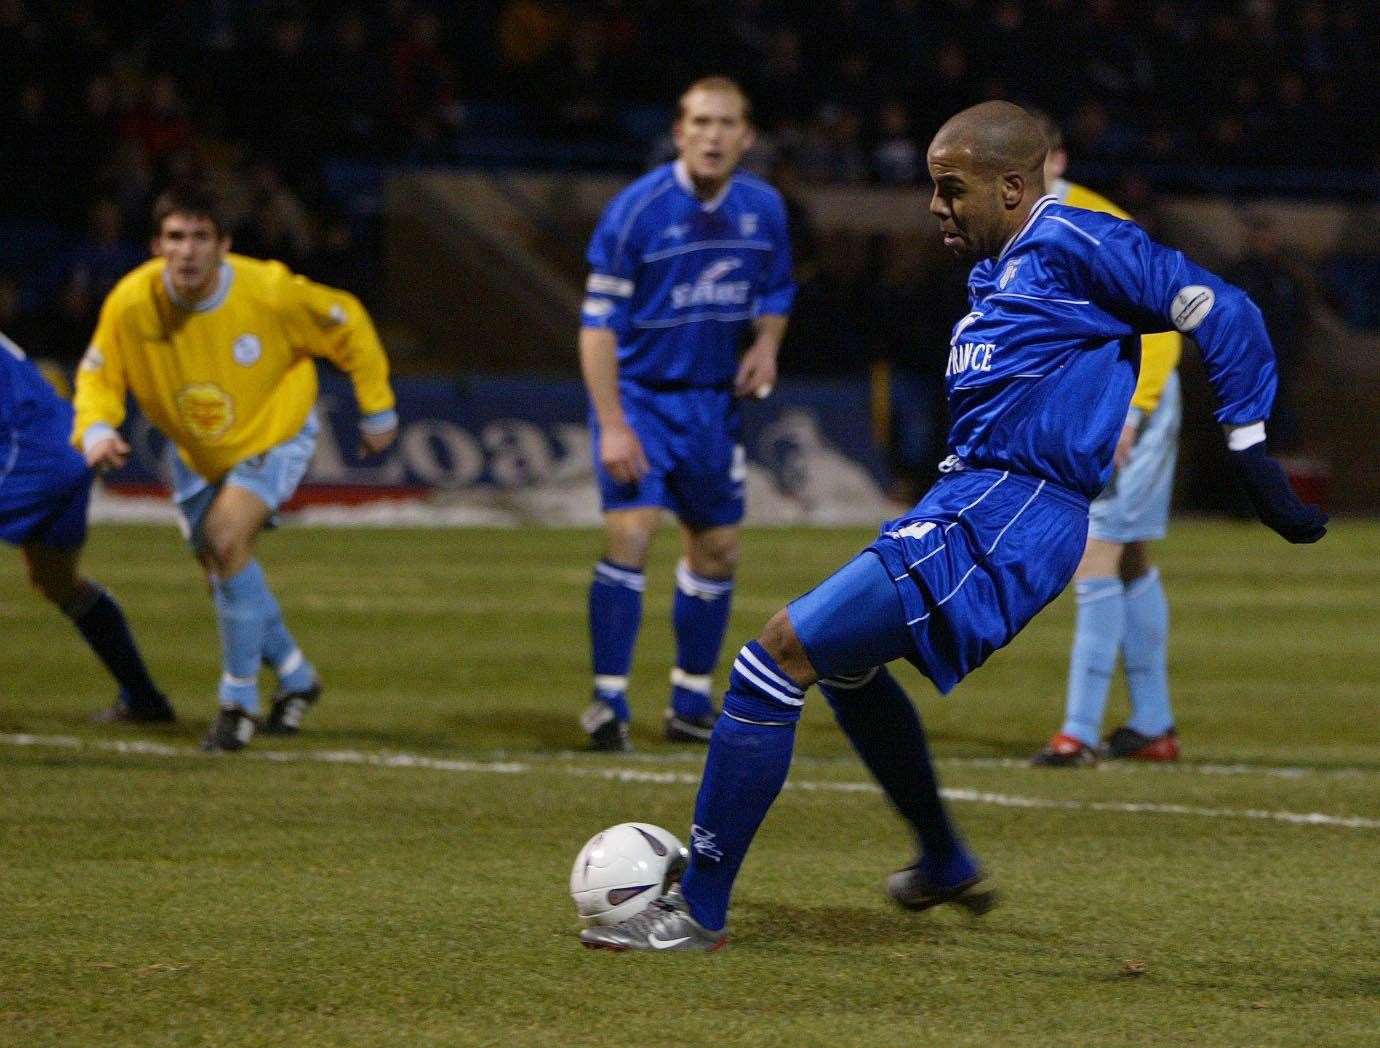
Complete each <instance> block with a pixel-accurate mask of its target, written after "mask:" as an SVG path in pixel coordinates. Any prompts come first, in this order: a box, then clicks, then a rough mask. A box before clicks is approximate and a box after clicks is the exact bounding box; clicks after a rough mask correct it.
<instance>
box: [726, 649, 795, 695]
mask: <svg viewBox="0 0 1380 1048" xmlns="http://www.w3.org/2000/svg"><path fill="white" fill-rule="evenodd" d="M733 668H734V669H735V670H737V671H738V672H739V673H741V674H742V675H743V676H744V677H746V678H747V679H748V680H749V681H751V682H752V683H753V684H755V685H757V687H759V688H761V689H762V690H763V691H765V692H766V693H767V694H768V695H770V696H771V697H772V698H774V699H777V700H779V701H781V702H784V703H785V704H786V705H787V706H804V705H805V699H804V698H803V697H801V698H797V697H796V696H794V695H787V694H786V693H785V692H784V691H782V690H781V689H779V688H776V687H773V686H772V685H771V684H768V683H767V682H766V681H764V680H763V679H762V678H761V677H759V676H757V674H756V673H755V672H753V669H752V667H751V666H749V665H748V664H747V663H746V662H744V661H743V660H742V659H738V660H737V661H736V662H734V663H733Z"/></svg>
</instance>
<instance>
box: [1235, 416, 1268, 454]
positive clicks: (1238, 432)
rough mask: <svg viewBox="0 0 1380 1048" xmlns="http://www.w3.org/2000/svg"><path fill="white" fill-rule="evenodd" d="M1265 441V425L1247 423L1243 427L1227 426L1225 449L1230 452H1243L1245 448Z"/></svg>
mask: <svg viewBox="0 0 1380 1048" xmlns="http://www.w3.org/2000/svg"><path fill="white" fill-rule="evenodd" d="M1264 441H1265V423H1264V422H1249V423H1247V424H1246V425H1244V426H1227V447H1228V448H1229V449H1230V450H1232V451H1245V450H1246V449H1247V448H1250V447H1254V446H1255V445H1257V444H1262V443H1264Z"/></svg>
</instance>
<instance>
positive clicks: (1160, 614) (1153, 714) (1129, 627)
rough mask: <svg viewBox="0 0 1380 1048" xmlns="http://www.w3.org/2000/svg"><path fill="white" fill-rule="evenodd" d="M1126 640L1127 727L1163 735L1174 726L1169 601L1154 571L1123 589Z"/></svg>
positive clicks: (1124, 642) (1123, 651)
mask: <svg viewBox="0 0 1380 1048" xmlns="http://www.w3.org/2000/svg"><path fill="white" fill-rule="evenodd" d="M1122 603H1123V605H1124V606H1125V608H1126V637H1125V639H1124V640H1123V641H1122V660H1123V662H1124V664H1125V666H1126V686H1127V688H1128V689H1129V690H1130V692H1131V719H1130V720H1129V721H1128V722H1127V727H1129V728H1131V729H1133V730H1135V731H1138V732H1140V733H1141V734H1142V735H1150V736H1155V735H1163V734H1164V733H1165V732H1167V731H1168V730H1169V729H1170V728H1172V727H1173V726H1174V711H1173V710H1171V709H1170V708H1169V601H1168V600H1166V599H1165V596H1164V587H1163V586H1162V585H1160V573H1159V570H1158V569H1157V568H1151V569H1150V570H1149V571H1148V572H1146V573H1145V574H1144V575H1142V576H1141V577H1140V578H1138V579H1136V581H1135V582H1132V583H1131V584H1130V585H1129V586H1127V587H1126V597H1125V599H1124V600H1123V602H1122Z"/></svg>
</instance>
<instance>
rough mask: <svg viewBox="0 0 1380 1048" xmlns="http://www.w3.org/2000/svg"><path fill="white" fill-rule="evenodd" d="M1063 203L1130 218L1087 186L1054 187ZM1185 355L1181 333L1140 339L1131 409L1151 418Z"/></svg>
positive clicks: (1086, 209) (1059, 182) (1169, 332)
mask: <svg viewBox="0 0 1380 1048" xmlns="http://www.w3.org/2000/svg"><path fill="white" fill-rule="evenodd" d="M1053 190H1054V192H1055V193H1056V194H1057V195H1058V197H1059V202H1060V203H1063V204H1068V205H1069V207H1081V208H1083V209H1084V210H1085V211H1101V212H1103V213H1105V214H1108V215H1115V216H1116V217H1117V218H1128V219H1129V218H1130V217H1131V216H1130V215H1128V214H1127V213H1126V212H1125V211H1123V210H1121V208H1119V207H1117V206H1116V205H1115V204H1113V203H1112V202H1111V201H1110V200H1108V199H1107V198H1106V197H1104V196H1100V195H1099V194H1097V193H1094V192H1093V191H1092V190H1091V189H1088V188H1087V187H1086V186H1080V185H1079V184H1078V183H1076V182H1065V181H1063V180H1062V179H1060V180H1059V181H1058V182H1057V183H1055V185H1054V187H1053ZM1182 352H1183V336H1182V335H1180V334H1179V333H1178V332H1177V331H1166V332H1164V333H1162V334H1158V335H1142V336H1141V339H1140V378H1139V379H1137V381H1136V390H1135V392H1134V393H1133V394H1131V406H1132V407H1133V408H1135V409H1137V410H1138V411H1141V412H1144V413H1145V414H1146V415H1149V414H1150V413H1151V412H1152V411H1154V410H1155V408H1156V406H1157V405H1158V404H1159V402H1160V396H1161V395H1162V394H1163V393H1164V384H1165V383H1166V382H1168V381H1169V373H1170V372H1171V371H1173V370H1174V369H1175V368H1176V367H1178V366H1179V356H1180V354H1181V353H1182Z"/></svg>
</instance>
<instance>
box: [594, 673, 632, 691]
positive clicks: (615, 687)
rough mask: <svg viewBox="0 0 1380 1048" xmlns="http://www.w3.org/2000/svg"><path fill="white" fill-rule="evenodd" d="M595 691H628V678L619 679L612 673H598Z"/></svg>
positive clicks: (595, 679) (595, 678)
mask: <svg viewBox="0 0 1380 1048" xmlns="http://www.w3.org/2000/svg"><path fill="white" fill-rule="evenodd" d="M594 690H595V691H627V690H628V678H627V677H619V676H617V675H615V674H612V673H596V674H595V675H594Z"/></svg>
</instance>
